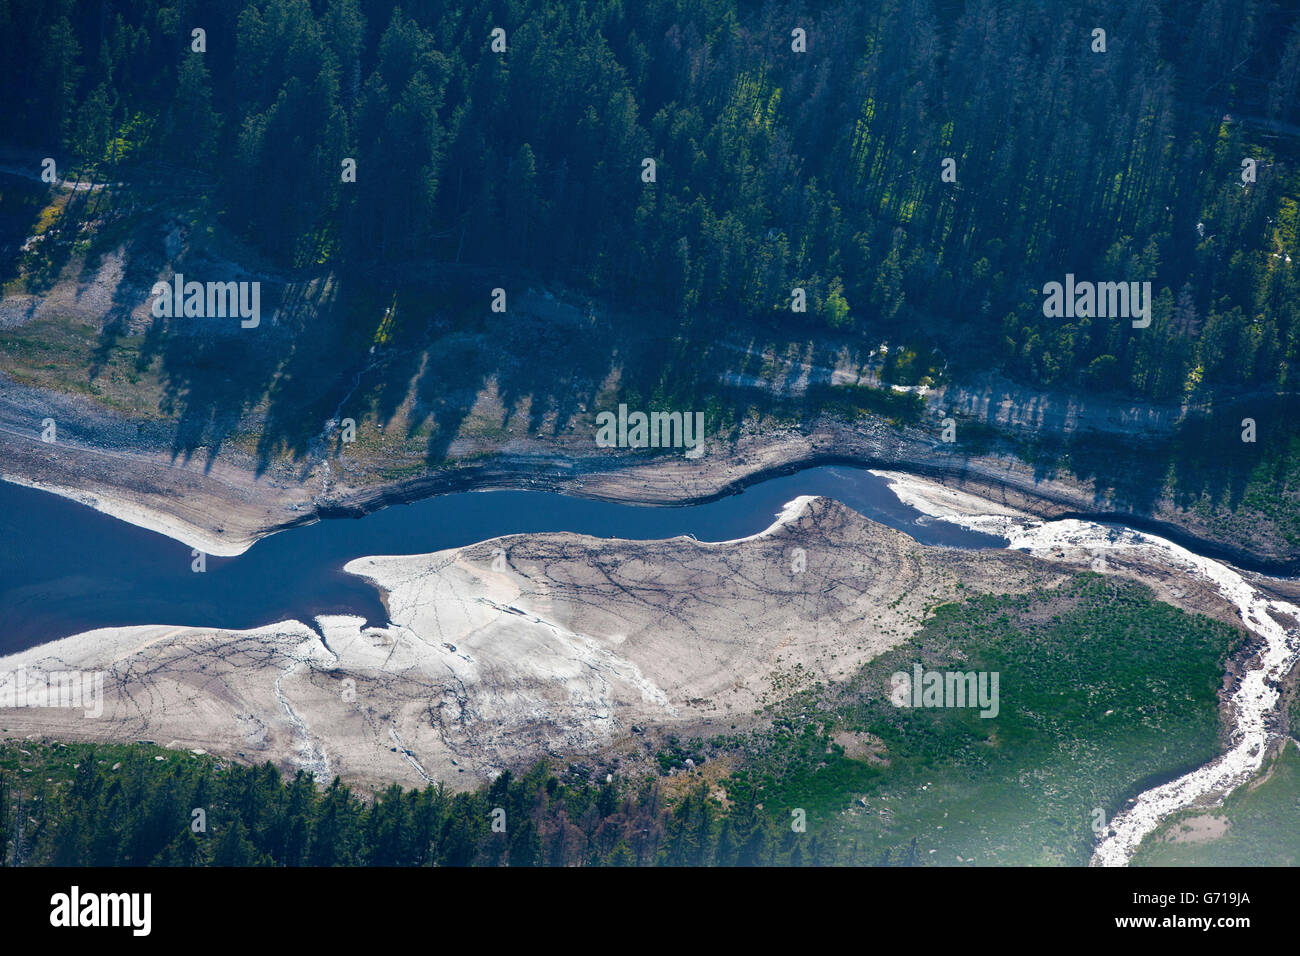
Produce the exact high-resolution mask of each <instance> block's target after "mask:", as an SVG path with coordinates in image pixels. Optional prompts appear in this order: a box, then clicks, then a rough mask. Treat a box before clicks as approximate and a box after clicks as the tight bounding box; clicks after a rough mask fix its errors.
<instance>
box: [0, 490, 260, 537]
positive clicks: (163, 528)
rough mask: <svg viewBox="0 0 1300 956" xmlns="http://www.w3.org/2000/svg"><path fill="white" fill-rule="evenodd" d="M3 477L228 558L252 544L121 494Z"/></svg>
mask: <svg viewBox="0 0 1300 956" xmlns="http://www.w3.org/2000/svg"><path fill="white" fill-rule="evenodd" d="M3 477H4V480H5V481H7V482H10V483H11V484H15V485H23V486H25V487H27V488H35V489H37V490H38V491H48V492H49V493H50V494H52V495H58V496H59V497H60V498H70V499H71V500H73V501H75V502H77V503H78V504H82V505H85V506H86V507H88V508H94V509H95V510H96V511H102V512H103V513H104V514H106V515H109V516H110V517H113V518H118V519H120V520H122V521H125V522H127V523H128V524H133V525H135V526H136V527H137V528H144V529H145V530H146V531H154V532H157V533H158V534H161V535H166V536H167V537H169V538H171V539H173V540H175V541H179V542H180V543H181V544H184V545H187V546H188V547H191V548H197V549H198V550H200V551H202V552H203V553H204V554H210V555H212V556H213V557H218V558H231V557H234V556H235V555H239V554H243V553H244V552H245V551H247V550H248V549H249V548H251V547H252V546H253V545H254V544H256V543H257V540H256V539H248V540H244V541H230V540H227V539H225V538H221V537H218V536H217V535H214V534H211V533H209V532H207V531H205V530H204V529H202V528H199V527H197V526H196V525H192V524H190V523H189V522H187V521H182V520H181V519H179V518H177V517H175V516H174V515H170V514H168V513H167V512H165V511H157V510H154V509H152V508H145V507H142V506H140V505H138V504H136V503H135V502H132V501H124V500H123V499H121V498H114V497H112V496H110V495H105V494H104V493H102V492H90V491H83V490H81V489H79V488H63V487H61V486H59V485H48V484H45V483H43V482H35V481H30V480H28V479H26V478H22V477H20V476H18V475H4V476H3Z"/></svg>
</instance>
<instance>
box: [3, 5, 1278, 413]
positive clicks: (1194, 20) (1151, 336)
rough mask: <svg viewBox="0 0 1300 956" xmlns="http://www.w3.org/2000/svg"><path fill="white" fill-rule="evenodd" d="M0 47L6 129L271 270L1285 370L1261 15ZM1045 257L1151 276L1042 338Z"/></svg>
mask: <svg viewBox="0 0 1300 956" xmlns="http://www.w3.org/2000/svg"><path fill="white" fill-rule="evenodd" d="M195 27H201V28H202V29H203V30H204V37H205V38H204V40H203V42H204V43H205V44H206V46H205V51H204V55H203V56H194V55H191V49H192V45H193V43H195V42H196V41H195V40H193V39H192V31H193V29H194V28H195ZM497 28H500V29H501V30H502V31H504V32H503V34H502V38H501V41H500V42H501V44H503V45H504V47H505V49H504V51H500V50H494V49H493V46H492V45H493V39H492V31H493V30H494V29H497ZM1098 29H1101V30H1104V31H1105V33H1104V39H1103V41H1102V42H1103V43H1104V52H1099V51H1098V50H1097V49H1096V47H1097V43H1098V40H1097V38H1096V34H1095V32H1094V31H1096V30H1098ZM795 30H802V31H804V39H803V41H802V42H803V43H804V45H805V47H806V52H803V53H799V52H795V51H794V49H793V47H794V46H795V44H796V43H797V42H798V41H796V40H794V39H792V36H793V34H794V31H795ZM0 47H2V49H0V100H3V102H4V103H5V104H6V106H5V112H6V118H7V120H8V122H7V123H6V134H7V137H8V138H9V139H10V140H11V141H12V142H13V144H15V145H20V146H23V147H25V148H29V149H34V150H38V151H46V152H53V153H57V155H59V156H62V157H65V158H66V160H67V161H69V162H72V163H76V164H81V165H82V166H84V167H85V168H87V169H93V170H94V173H93V175H95V176H97V177H99V178H101V179H115V178H121V177H129V176H130V174H131V172H132V170H133V168H139V167H142V166H148V167H149V168H150V169H151V171H153V172H154V173H155V174H156V172H157V170H158V169H160V168H161V169H163V170H165V172H166V177H167V178H168V179H170V180H172V181H174V182H176V183H202V184H205V185H210V186H211V187H212V188H213V189H214V190H215V193H216V194H217V195H218V196H219V201H220V204H221V208H222V209H223V210H224V215H223V221H224V222H225V223H226V224H228V225H230V226H231V227H232V228H235V229H236V230H239V231H241V232H243V233H245V234H246V237H247V238H248V239H250V240H251V241H252V242H253V243H254V244H255V245H256V246H257V247H258V248H259V249H260V250H261V251H262V252H263V253H265V255H266V256H268V257H269V258H270V259H271V261H274V262H277V263H279V264H281V265H282V266H284V267H288V268H307V267H311V266H322V265H327V266H328V267H330V268H332V269H335V270H338V271H340V272H344V273H346V272H350V271H351V272H366V271H367V270H388V272H386V274H400V272H401V270H402V269H403V268H410V267H413V266H416V265H419V264H425V263H430V262H440V263H457V264H462V265H465V266H475V265H478V266H485V267H492V268H502V269H516V270H524V271H526V272H528V273H530V274H540V275H545V276H549V277H553V278H560V279H562V280H564V281H566V282H569V283H572V284H574V285H575V287H578V288H582V289H584V290H586V291H588V292H590V293H591V294H594V295H598V296H602V297H604V298H605V299H606V300H607V301H609V302H611V303H635V304H637V305H638V306H640V307H645V308H647V309H648V310H650V311H651V313H652V315H653V316H654V318H653V319H652V320H650V321H654V322H657V323H661V324H662V325H663V326H664V332H665V334H669V333H672V332H675V331H676V330H677V329H678V328H679V327H680V325H681V323H682V322H683V321H686V320H687V319H688V318H689V317H690V316H695V315H700V314H707V315H710V316H722V317H726V316H744V317H748V318H752V317H758V316H765V315H766V316H770V315H772V314H773V311H774V310H778V309H779V310H782V311H783V313H784V316H785V317H784V320H783V321H785V322H788V323H795V324H798V323H805V324H806V325H807V328H808V331H809V332H816V331H818V330H825V329H827V328H830V329H838V330H843V331H846V332H852V331H854V330H858V329H863V328H867V327H870V328H871V329H872V331H873V334H874V333H882V334H885V335H889V334H891V332H893V333H897V332H899V331H900V330H905V331H906V332H907V334H909V335H912V336H917V335H919V336H921V337H928V338H929V339H930V340H932V341H935V342H940V343H942V342H946V341H948V340H949V339H951V338H953V337H957V338H960V340H961V341H962V342H963V347H962V349H961V353H962V354H961V356H960V358H959V359H958V361H959V362H960V363H962V364H964V365H966V366H968V367H973V368H987V367H991V366H992V367H999V368H1002V369H1003V370H1005V371H1006V372H1007V373H1008V374H1010V375H1012V376H1013V377H1015V378H1017V379H1019V380H1021V381H1025V382H1031V383H1037V384H1041V385H1053V386H1071V387H1073V386H1084V387H1089V388H1095V389H1102V390H1117V391H1121V392H1124V391H1127V392H1131V393H1134V394H1136V395H1141V396H1145V397H1147V398H1150V399H1153V400H1177V399H1179V398H1181V397H1182V396H1183V395H1185V394H1187V393H1188V392H1189V391H1192V390H1195V389H1198V388H1199V389H1214V388H1218V387H1224V386H1228V387H1240V386H1243V385H1248V386H1259V387H1274V386H1278V385H1281V386H1284V387H1285V386H1288V385H1289V384H1290V373H1291V369H1292V367H1293V366H1294V363H1295V362H1296V360H1297V357H1298V355H1300V328H1298V327H1297V325H1298V323H1297V319H1296V316H1297V315H1300V281H1298V280H1297V270H1298V269H1300V258H1297V257H1296V256H1294V255H1292V253H1295V252H1296V251H1297V250H1296V230H1297V205H1296V196H1297V193H1298V192H1300V190H1298V189H1297V185H1298V184H1297V178H1296V177H1297V164H1296V151H1295V146H1296V136H1297V133H1300V126H1297V123H1300V115H1298V114H1300V11H1298V10H1297V5H1296V4H1295V3H1293V2H1289V0H1288V2H1280V0H1096V2H1090V3H1074V2H1072V3H1066V2H1059V0H1031V2H1023V0H965V2H963V0H879V2H871V3H860V2H808V3H797V4H785V3H781V4H777V3H765V4H744V3H737V2H735V0H645V2H636V3H631V2H624V0H593V2H587V3H581V4H580V3H567V2H566V3H551V2H524V0H490V2H489V0H482V2H454V3H453V2H436V0H430V2H419V3H407V4H404V5H398V4H394V3H392V2H390V0H253V2H247V3H240V2H234V0H173V2H161V0H140V2H131V3H122V4H110V3H104V2H84V3H79V2H76V0H4V2H3V3H0ZM1247 140H1248V142H1247ZM1258 144H1263V145H1262V146H1260V145H1258ZM647 158H648V159H653V160H654V161H655V173H654V177H653V180H654V181H652V182H645V181H643V175H642V174H643V170H644V167H643V160H644V159H647ZM1247 158H1249V159H1253V160H1254V161H1255V163H1256V169H1255V175H1254V176H1253V177H1250V178H1253V180H1254V181H1253V182H1246V181H1244V179H1245V178H1246V177H1244V176H1243V172H1242V170H1243V166H1242V164H1243V159H1247ZM343 159H352V160H355V163H356V167H355V168H356V170H357V176H356V182H355V183H353V184H349V185H348V186H347V188H345V184H343V183H341V181H340V179H341V177H340V165H341V163H342V161H343ZM946 159H951V160H954V161H955V167H952V169H953V173H954V174H955V181H945V180H944V178H942V177H941V175H940V171H941V169H942V168H943V163H944V160H946ZM1066 273H1073V274H1076V275H1078V276H1080V277H1081V278H1085V277H1086V278H1095V279H1097V280H1099V281H1112V280H1113V281H1151V282H1152V286H1153V295H1154V298H1155V302H1154V309H1153V322H1152V326H1151V328H1149V329H1145V330H1142V331H1141V334H1138V332H1137V331H1136V330H1134V329H1132V328H1130V327H1128V324H1127V323H1114V322H1106V321H1100V320H1095V319H1093V320H1090V319H1087V318H1083V319H1073V320H1062V319H1057V318H1045V317H1044V315H1043V311H1042V296H1041V293H1040V290H1041V289H1042V287H1043V285H1044V284H1045V283H1047V282H1050V281H1054V280H1055V281H1060V280H1061V279H1062V278H1063V276H1064V275H1065V274H1066ZM795 286H799V287H802V288H806V290H807V294H808V301H809V308H808V310H807V312H806V313H804V314H798V315H791V314H790V313H789V311H788V306H789V301H790V298H789V297H790V290H791V288H792V287H795Z"/></svg>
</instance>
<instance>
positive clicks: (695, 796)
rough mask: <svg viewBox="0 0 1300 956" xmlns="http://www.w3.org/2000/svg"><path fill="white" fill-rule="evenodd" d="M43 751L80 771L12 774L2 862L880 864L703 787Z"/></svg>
mask: <svg viewBox="0 0 1300 956" xmlns="http://www.w3.org/2000/svg"><path fill="white" fill-rule="evenodd" d="M32 746H36V747H37V748H38V749H41V748H44V750H45V752H44V754H42V755H41V756H42V761H41V768H40V769H41V770H42V772H45V771H47V770H49V769H50V768H51V767H53V766H55V765H57V764H64V763H67V759H66V758H67V754H69V753H73V754H75V759H79V760H80V763H77V764H75V770H74V771H73V776H72V778H71V779H70V780H68V781H65V782H62V783H63V785H62V786H58V787H56V786H52V785H46V783H45V781H44V780H38V781H37V782H36V786H35V787H33V786H31V785H30V783H29V782H28V781H22V783H23V784H24V786H23V787H22V788H20V789H19V791H18V793H14V792H13V789H12V785H11V784H10V780H12V777H11V778H10V780H6V776H5V774H4V773H2V772H0V811H3V812H0V866H3V865H5V864H9V865H27V866H33V865H54V866H59V865H64V866H73V865H76V866H81V865H85V866H148V865H158V866H205V865H212V866H502V865H509V866H541V865H546V866H600V865H608V866H636V865H650V864H667V865H673V866H700V865H756V864H766V863H773V862H782V863H784V862H790V861H791V854H792V853H793V854H794V861H793V862H796V863H798V862H800V861H801V860H804V858H805V854H806V853H809V852H811V854H812V858H809V859H807V860H806V862H809V863H812V862H819V863H825V864H831V863H835V862H841V863H850V862H859V863H870V862H873V861H872V860H867V859H857V860H853V859H850V857H849V855H848V851H847V850H846V849H841V850H839V851H837V850H836V849H835V847H834V845H833V844H832V843H830V842H828V841H824V840H821V839H819V838H817V837H812V838H811V844H809V843H804V844H803V846H802V847H801V848H799V849H796V842H797V841H795V840H794V839H793V836H794V835H793V834H792V833H790V831H789V829H788V828H786V834H785V836H784V837H783V835H782V834H781V832H780V829H779V826H778V824H777V823H775V822H774V821H773V819H772V817H771V815H764V814H762V813H761V812H760V811H759V809H758V808H757V806H756V800H755V798H754V795H753V791H752V790H746V791H744V792H743V793H737V794H736V802H735V803H734V804H733V805H732V807H730V808H729V809H728V810H727V811H723V810H722V809H721V808H720V807H719V805H718V804H717V802H716V801H714V800H712V799H710V796H709V792H708V787H707V786H706V785H704V784H700V785H699V786H698V787H697V788H695V789H694V790H692V791H690V792H687V793H686V794H685V795H684V796H682V797H681V799H678V800H675V801H673V805H672V806H671V807H669V806H668V802H667V801H666V800H663V799H661V795H660V793H659V785H658V782H657V781H656V780H654V779H647V780H645V781H643V783H642V785H641V786H640V787H639V789H629V788H628V787H626V786H625V785H622V784H619V783H593V782H588V780H587V779H585V778H580V777H575V776H574V775H573V774H572V773H564V774H563V778H561V777H560V776H557V775H556V774H555V773H553V772H552V771H551V770H550V769H549V768H548V767H547V765H545V764H538V765H536V766H535V767H534V768H533V769H532V770H531V771H529V772H528V773H526V774H524V775H522V776H518V777H516V776H514V775H512V774H511V773H510V772H509V771H507V772H505V773H503V774H502V775H501V776H500V777H498V778H497V779H496V781H495V782H494V783H492V784H491V785H490V786H489V787H486V788H484V789H481V790H478V791H476V792H473V793H458V794H452V793H451V792H449V791H447V790H445V789H444V788H442V787H440V786H430V787H426V788H425V789H423V790H403V789H402V788H401V787H400V786H397V785H393V786H391V787H389V788H388V789H386V790H384V791H382V792H380V793H378V794H376V795H375V797H374V799H373V800H372V799H369V795H367V799H366V800H365V801H363V800H361V799H359V798H358V797H357V796H356V795H355V794H354V793H352V791H351V790H350V789H349V788H348V787H347V786H346V785H344V784H342V783H340V782H339V781H338V780H337V779H336V780H335V781H334V782H333V783H332V784H331V785H329V786H328V787H325V789H324V790H323V791H322V790H321V789H320V788H319V787H318V786H317V784H316V781H315V780H314V779H313V778H312V777H311V776H310V775H308V774H306V773H299V774H297V775H296V776H295V777H293V778H291V779H282V778H281V777H280V774H279V772H278V771H277V770H276V769H275V768H274V767H273V766H272V765H271V764H269V763H267V764H263V765H261V766H254V767H243V766H240V765H238V764H222V763H218V762H217V761H214V760H212V759H211V758H209V757H204V758H197V757H191V756H190V755H189V754H185V753H181V754H176V753H168V752H167V751H159V750H157V748H152V747H149V748H145V747H139V746H129V747H117V746H115V747H109V748H101V749H100V750H96V749H95V748H93V747H86V746H84V745H74V747H73V748H72V749H70V748H67V747H64V746H63V745H56V746H54V747H48V746H46V745H32ZM61 752H62V753H61ZM155 752H156V753H157V754H158V756H155ZM161 754H167V756H165V757H164V756H161ZM3 756H7V755H5V754H4V752H3V748H0V757H3ZM60 757H62V758H63V759H60ZM106 758H107V759H106ZM196 809H201V810H202V811H203V816H202V817H201V818H200V817H198V816H196V815H195V813H194V811H195V810H196ZM494 824H496V827H495V829H494ZM6 844H8V846H6ZM877 862H884V861H877ZM894 862H906V860H902V861H898V860H896V861H894Z"/></svg>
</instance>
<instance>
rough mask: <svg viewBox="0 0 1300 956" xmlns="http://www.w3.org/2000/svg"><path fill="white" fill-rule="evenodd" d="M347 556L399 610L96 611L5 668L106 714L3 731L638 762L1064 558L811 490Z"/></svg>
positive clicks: (1043, 579)
mask: <svg viewBox="0 0 1300 956" xmlns="http://www.w3.org/2000/svg"><path fill="white" fill-rule="evenodd" d="M796 549H802V550H803V552H804V556H803V559H802V560H801V561H798V562H796V561H795V560H793V557H794V552H795V550H796ZM347 570H348V571H349V572H350V573H353V574H358V575H363V576H365V577H367V578H369V579H371V580H373V581H374V582H375V583H376V584H377V585H378V586H380V587H381V588H382V589H383V590H384V592H385V593H386V597H387V606H388V608H389V614H390V618H391V623H390V624H389V625H387V626H383V627H364V626H363V623H362V621H361V620H360V619H359V618H355V617H344V616H326V617H321V618H318V619H317V624H318V626H319V627H320V629H321V633H320V634H318V633H316V632H315V631H313V630H312V629H311V628H309V627H308V626H307V625H306V624H304V623H300V622H297V621H288V622H283V623H281V624H276V625H270V626H267V627H262V628H257V629H255V630H247V631H223V630H218V629H212V628H202V627H184V628H176V627H163V626H147V627H125V628H108V629H100V630H97V631H91V632H88V633H84V634H80V635H77V636H75V637H70V638H67V639H65V640H61V641H57V642H54V643H51V644H46V645H43V646H40V647H37V648H33V649H31V650H28V651H24V652H22V653H21V654H15V655H11V656H10V657H7V658H0V670H13V669H15V668H17V667H28V668H39V669H46V670H76V671H82V672H86V671H102V672H103V673H104V674H105V680H104V695H105V699H104V706H103V715H102V717H99V718H97V719H88V718H86V717H85V716H84V715H83V714H82V713H81V711H79V710H70V709H53V708H42V709H24V708H8V709H5V710H3V711H0V728H4V729H5V731H6V733H7V735H9V736H17V737H23V736H28V735H33V736H49V737H52V738H55V739H59V738H62V739H91V740H137V739H146V740H153V741H155V742H157V743H160V744H164V745H169V746H176V747H185V748H202V749H204V750H207V751H209V752H211V753H214V754H218V755H222V756H226V757H232V758H235V759H240V760H247V761H261V760H271V761H273V762H275V763H276V764H277V765H279V766H280V767H282V768H283V769H284V770H286V771H292V770H296V769H308V770H311V771H312V772H314V773H317V774H324V775H333V774H336V773H337V774H339V775H341V776H343V777H344V779H346V780H349V781H351V782H356V783H360V784H369V785H375V786H380V785H383V784H386V783H389V782H393V781H398V782H402V783H404V784H407V785H420V784H423V783H424V782H426V781H429V780H434V781H441V782H443V783H446V784H448V785H450V786H454V787H460V788H463V787H470V786H475V785H477V784H479V783H481V782H483V781H484V780H488V779H491V778H492V777H493V776H494V775H495V774H497V773H498V772H500V771H501V770H503V769H505V768H508V767H509V768H518V767H522V766H526V765H528V764H529V763H531V762H533V761H534V760H536V759H539V758H542V757H546V756H553V757H569V756H578V755H590V754H593V753H598V752H600V753H606V752H617V753H620V754H622V755H623V756H624V758H625V765H633V764H635V763H636V761H638V760H649V759H650V756H649V753H650V752H649V750H648V748H650V747H652V746H653V745H654V744H653V742H654V741H655V740H656V735H657V734H658V733H661V732H663V733H666V732H673V733H681V734H687V733H694V732H697V731H700V732H706V731H708V730H709V729H711V728H712V729H713V732H718V730H720V729H723V728H728V727H730V726H731V725H733V724H734V725H741V726H744V725H748V724H750V723H752V722H753V721H754V720H756V719H757V718H756V717H755V716H754V715H755V712H756V711H757V710H758V709H759V708H761V706H762V705H763V704H764V703H767V702H771V701H773V700H775V699H777V698H778V697H780V696H782V695H783V694H785V693H788V692H790V689H792V688H793V686H794V684H799V686H802V685H803V683H810V682H812V681H817V680H827V679H836V678H842V677H845V676H847V675H848V674H850V673H852V672H853V671H855V670H856V669H857V668H858V667H860V666H861V665H862V664H863V663H865V662H866V661H868V660H870V659H871V658H873V657H875V656H876V655H878V654H880V653H881V652H882V651H884V650H886V649H888V648H890V647H893V646H895V645H896V644H897V643H899V642H900V641H903V640H905V639H906V638H907V637H909V636H910V635H911V634H913V633H914V632H915V630H916V629H917V628H918V627H919V626H920V622H921V621H922V620H923V618H924V616H925V611H926V609H927V608H928V607H931V606H933V605H934V604H935V603H939V602H942V601H946V600H953V599H956V598H958V597H960V596H961V595H962V594H969V593H971V592H972V591H980V590H986V591H993V590H996V591H997V592H999V593H1002V592H1006V591H1020V590H1029V589H1031V588H1033V587H1037V586H1043V585H1050V584H1051V583H1053V582H1055V581H1059V580H1062V578H1063V575H1061V574H1060V573H1059V572H1056V571H1054V570H1052V569H1050V568H1047V569H1044V568H1043V567H1042V566H1041V565H1039V564H1038V563H1036V562H1034V561H1032V560H1031V559H1029V558H1028V557H1026V556H1024V555H1019V554H1009V553H1004V552H994V551H980V552H967V551H960V550H954V549H948V548H925V547H923V546H921V545H919V544H917V543H916V542H915V541H913V540H912V539H911V538H909V537H907V536H906V535H904V534H902V533H901V532H897V531H893V530H891V529H889V528H886V527H884V526H882V525H878V524H875V523H874V522H871V521H868V520H867V519H865V518H863V517H861V516H860V515H858V514H857V513H856V512H853V511H851V510H850V509H848V508H845V507H844V506H842V505H839V504H838V503H836V502H834V501H831V500H829V499H812V498H801V499H797V500H795V501H792V502H790V503H789V505H787V506H786V508H784V509H783V510H782V512H781V513H780V514H779V515H778V516H777V519H776V520H775V521H774V522H773V524H772V525H771V526H770V527H769V528H767V529H766V530H765V531H763V532H761V533H759V534H756V535H751V536H749V537H746V538H742V539H739V540H735V541H729V542H721V543H709V542H697V541H694V540H692V539H690V538H689V537H677V538H672V539H668V540H663V541H626V540H613V539H604V538H592V537H587V536H581V535H573V534H567V533H561V534H539V535H515V536H510V537H506V538H499V539H495V540H492V541H486V542H482V543H479V544H475V545H471V546H468V547H464V548H455V549H450V550H446V551H439V552H436V553H433V554H426V555H414V556H401V557H382V556H375V557H367V558H360V559H357V560H354V561H352V562H350V563H349V564H348V565H347ZM959 584H964V585H965V588H964V590H963V589H962V588H960V587H959ZM322 635H323V637H322ZM792 681H793V682H794V683H793V684H792Z"/></svg>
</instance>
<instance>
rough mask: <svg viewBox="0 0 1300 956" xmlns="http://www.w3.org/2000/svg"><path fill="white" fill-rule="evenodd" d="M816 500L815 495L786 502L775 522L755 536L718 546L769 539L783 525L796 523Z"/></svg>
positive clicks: (724, 542)
mask: <svg viewBox="0 0 1300 956" xmlns="http://www.w3.org/2000/svg"><path fill="white" fill-rule="evenodd" d="M816 500H817V496H816V495H800V496H799V497H798V498H795V499H794V500H793V501H787V502H786V503H785V506H784V507H783V508H782V509H781V510H780V511H779V512H778V513H777V515H776V520H774V521H773V522H772V523H771V524H770V525H768V526H767V527H766V528H764V529H763V530H762V531H760V532H758V533H757V534H751V535H747V536H745V537H743V538H736V539H734V540H732V541H719V542H717V543H718V544H735V543H736V542H738V541H757V540H758V539H759V538H770V537H771V536H772V535H774V534H776V532H778V531H780V530H781V527H782V526H783V525H787V524H789V523H790V522H791V521H798V520H799V518H800V517H801V516H802V515H803V513H804V512H805V511H807V510H808V506H809V505H810V504H812V503H813V502H814V501H816Z"/></svg>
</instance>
